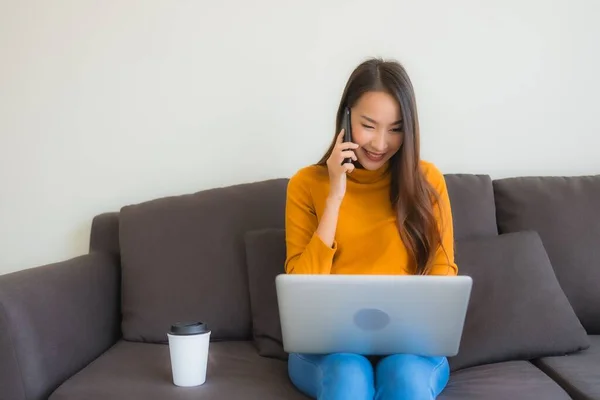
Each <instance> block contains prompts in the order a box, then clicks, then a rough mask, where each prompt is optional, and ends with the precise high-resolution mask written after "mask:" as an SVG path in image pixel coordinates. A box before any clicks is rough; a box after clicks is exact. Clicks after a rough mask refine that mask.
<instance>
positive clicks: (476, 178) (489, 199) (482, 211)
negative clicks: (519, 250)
mask: <svg viewBox="0 0 600 400" xmlns="http://www.w3.org/2000/svg"><path fill="white" fill-rule="evenodd" d="M444 179H445V180H446V186H447V187H448V196H449V197H450V206H451V207H452V219H453V223H454V239H455V240H460V239H466V238H471V237H482V236H495V235H497V234H498V228H497V226H496V207H495V204H494V189H493V186H492V179H491V178H490V177H489V176H488V175H471V174H447V175H445V176H444Z"/></svg>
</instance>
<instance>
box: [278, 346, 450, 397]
mask: <svg viewBox="0 0 600 400" xmlns="http://www.w3.org/2000/svg"><path fill="white" fill-rule="evenodd" d="M374 365H375V367H374ZM288 372H289V376H290V379H291V381H292V383H293V384H294V385H295V386H296V387H297V388H298V390H300V391H301V392H302V393H304V394H306V395H307V396H309V397H311V398H313V399H318V400H341V399H344V400H345V399H353V400H367V399H368V400H373V399H376V400H395V399H403V400H431V399H435V398H436V397H437V396H438V395H439V394H440V393H441V392H442V390H443V389H444V388H445V387H446V384H447V383H448V379H449V377H450V367H449V365H448V360H447V359H446V357H420V356H415V355H410V354H397V355H392V356H387V357H382V358H381V360H380V361H378V362H376V363H372V362H371V361H369V359H367V358H366V357H364V356H361V355H357V354H346V353H342V354H330V355H324V356H321V355H306V354H296V353H292V354H290V355H289V360H288Z"/></svg>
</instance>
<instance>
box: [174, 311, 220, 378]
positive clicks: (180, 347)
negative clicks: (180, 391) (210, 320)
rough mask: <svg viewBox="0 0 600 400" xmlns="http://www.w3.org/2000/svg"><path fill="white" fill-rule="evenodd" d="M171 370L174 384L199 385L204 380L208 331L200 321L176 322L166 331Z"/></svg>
mask: <svg viewBox="0 0 600 400" xmlns="http://www.w3.org/2000/svg"><path fill="white" fill-rule="evenodd" d="M167 336H168V338H169V353H170V357H171V372H172V374H173V383H174V384H175V385H176V386H183V387H190V386H199V385H202V384H204V382H206V368H207V364H208V349H209V344H210V331H209V330H208V327H207V326H206V324H204V323H202V322H191V323H177V324H174V325H172V326H171V330H170V331H169V332H168V333H167Z"/></svg>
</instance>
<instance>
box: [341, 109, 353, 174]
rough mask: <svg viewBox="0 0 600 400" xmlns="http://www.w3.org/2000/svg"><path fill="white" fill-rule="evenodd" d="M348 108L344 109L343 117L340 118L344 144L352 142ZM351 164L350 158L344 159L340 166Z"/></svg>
mask: <svg viewBox="0 0 600 400" xmlns="http://www.w3.org/2000/svg"><path fill="white" fill-rule="evenodd" d="M350 116H351V114H350V107H346V108H345V109H344V117H343V118H342V128H343V129H344V142H351V141H352V122H351V119H350ZM350 162H352V159H351V158H344V161H343V162H342V164H346V163H350Z"/></svg>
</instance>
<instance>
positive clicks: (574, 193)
mask: <svg viewBox="0 0 600 400" xmlns="http://www.w3.org/2000/svg"><path fill="white" fill-rule="evenodd" d="M494 192H495V198H496V208H497V218H498V227H499V230H500V232H503V233H504V232H516V231H520V230H535V231H537V232H538V233H539V235H540V237H541V239H542V242H543V243H544V246H545V248H546V250H547V252H548V256H549V257H550V261H551V262H552V266H553V267H554V271H555V273H556V276H557V278H558V281H559V283H560V285H561V286H562V288H563V290H564V291H565V294H566V295H567V298H568V299H569V301H570V302H571V304H572V305H573V308H574V309H575V313H576V314H577V316H578V317H579V319H580V320H581V322H582V324H583V326H584V327H585V328H586V330H587V331H588V333H589V334H600V290H599V286H598V282H600V175H597V176H582V177H523V178H507V179H500V180H496V181H494Z"/></svg>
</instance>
